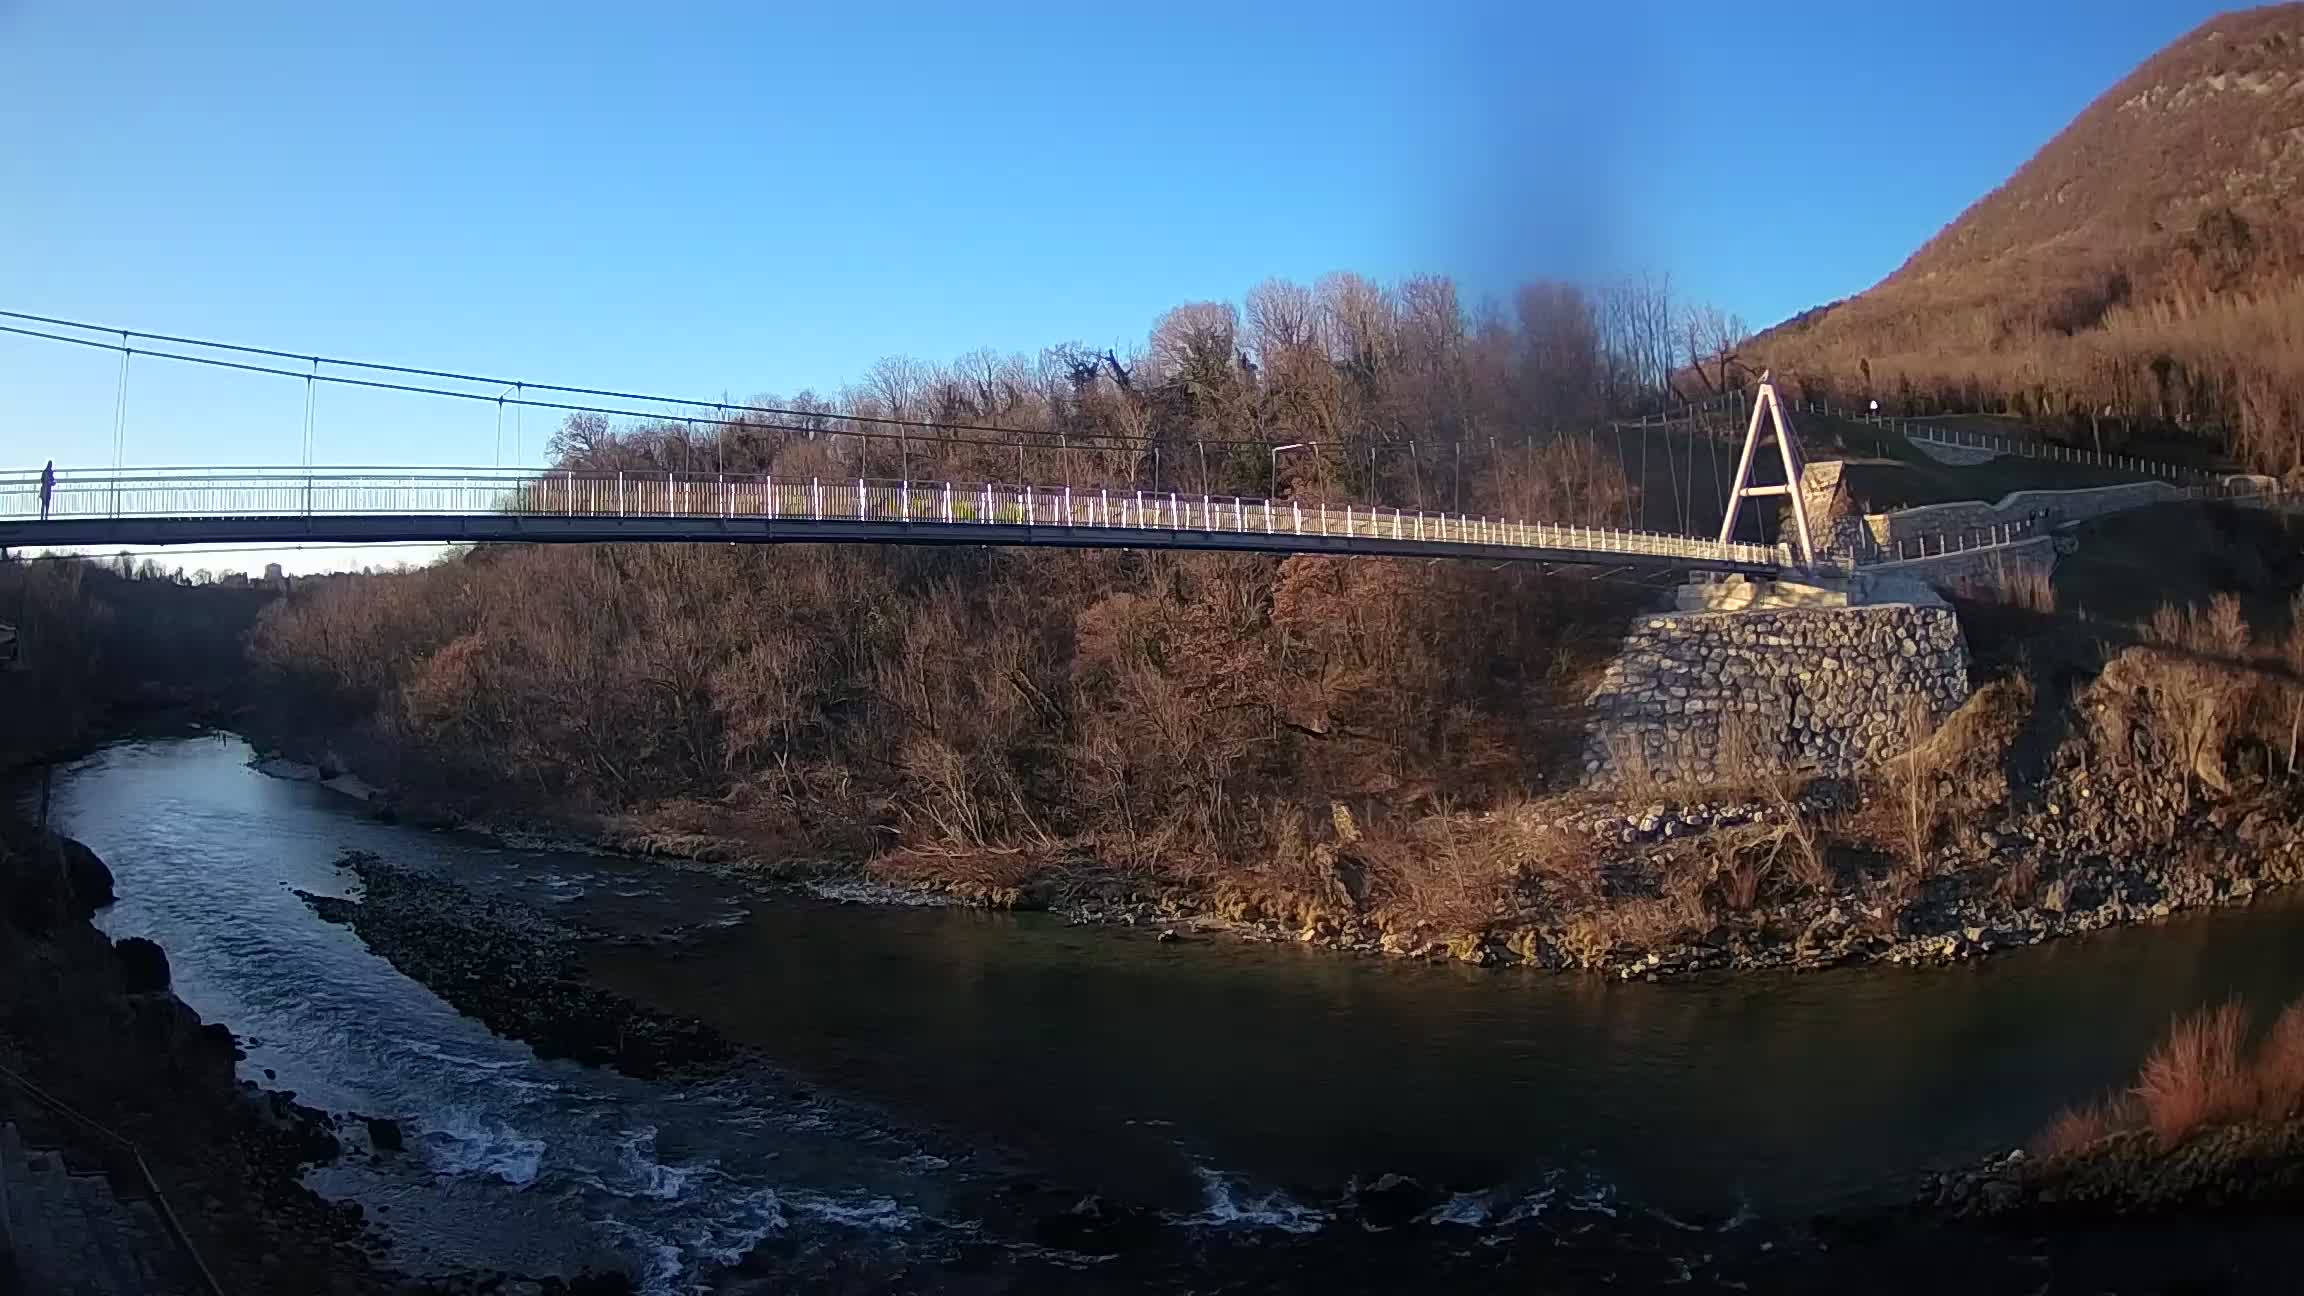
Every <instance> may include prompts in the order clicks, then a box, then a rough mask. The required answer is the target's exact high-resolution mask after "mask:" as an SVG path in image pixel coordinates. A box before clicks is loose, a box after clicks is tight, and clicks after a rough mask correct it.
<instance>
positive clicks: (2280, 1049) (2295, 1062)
mask: <svg viewBox="0 0 2304 1296" xmlns="http://www.w3.org/2000/svg"><path fill="white" fill-rule="evenodd" d="M2255 1069H2256V1114H2257V1115H2259V1116H2261V1117H2263V1118H2264V1119H2266V1120H2285V1119H2287V1118H2289V1117H2291V1116H2298V1115H2304V999H2299V1000H2297V1001H2296V1002H2295V1003H2292V1004H2290V1005H2288V1007H2287V1009H2286V1010H2285V1011H2283V1012H2282V1013H2281V1014H2280V1015H2279V1017H2277V1018H2275V1019H2274V1020H2273V1022H2272V1029H2271V1030H2269V1031H2266V1032H2265V1034H2264V1039H2263V1041H2262V1042H2261V1043H2259V1044H2258V1045H2257V1046H2256V1068H2255Z"/></svg>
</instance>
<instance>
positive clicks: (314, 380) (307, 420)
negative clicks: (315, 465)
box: [304, 356, 320, 518]
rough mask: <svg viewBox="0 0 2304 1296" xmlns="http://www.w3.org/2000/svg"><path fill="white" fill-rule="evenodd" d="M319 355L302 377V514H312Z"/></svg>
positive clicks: (307, 515)
mask: <svg viewBox="0 0 2304 1296" xmlns="http://www.w3.org/2000/svg"><path fill="white" fill-rule="evenodd" d="M319 393H320V357H318V356H314V357H312V372H311V373H310V374H308V375H306V376H305V378H304V516H305V517H307V518H309V517H311V516H312V406H313V403H314V402H315V401H317V400H319V398H320V395H319Z"/></svg>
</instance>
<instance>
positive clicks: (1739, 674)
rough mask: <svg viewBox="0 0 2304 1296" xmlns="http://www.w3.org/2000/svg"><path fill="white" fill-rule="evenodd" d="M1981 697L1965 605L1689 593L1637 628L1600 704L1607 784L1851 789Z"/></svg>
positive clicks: (1721, 590) (1873, 590)
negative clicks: (1924, 730)
mask: <svg viewBox="0 0 2304 1296" xmlns="http://www.w3.org/2000/svg"><path fill="white" fill-rule="evenodd" d="M1967 696H1968V649H1967V644H1966V642H1965V640H1964V639H1963V638H1962V636H1961V633H1960V623H1959V620H1958V618H1957V617H1956V616H1955V615H1954V613H1953V611H1952V609H1951V607H1950V606H1948V605H1947V604H1946V603H1945V602H1944V601H1943V600H1942V599H1940V598H1937V597H1936V596H1935V594H1934V593H1932V592H1931V591H1929V590H1928V589H1927V587H1925V586H1922V585H1918V584H1915V583H1912V582H1903V581H1894V580H1878V581H1873V580H1864V579H1859V580H1857V581H1854V582H1822V581H1819V582H1804V581H1788V580H1779V581H1745V580H1742V579H1740V578H1738V579H1730V580H1727V581H1719V582H1712V583H1709V584H1704V585H1688V586H1682V587H1681V589H1680V590H1679V591H1677V592H1676V594H1675V598H1674V607H1673V610H1671V611H1665V612H1656V613H1651V614H1649V615H1646V616H1643V617H1640V618H1638V619H1636V620H1635V621H1634V622H1633V624H1632V627H1631V630H1630V632H1629V633H1628V634H1627V636H1626V637H1625V641H1624V645H1623V647H1622V648H1621V649H1620V650H1619V652H1618V653H1617V656H1616V658H1615V660H1614V661H1612V662H1610V663H1609V666H1608V668H1607V671H1606V673H1605V674H1604V675H1603V676H1602V678H1601V682H1600V685H1599V687H1598V688H1597V689H1595V690H1594V691H1593V693H1592V695H1591V697H1590V698H1589V699H1587V702H1588V705H1589V706H1590V708H1591V711H1592V723H1591V728H1590V730H1589V740H1588V742H1587V746H1586V751H1585V758H1584V774H1585V779H1586V781H1587V782H1589V783H1592V784H1594V785H1597V786H1602V787H1607V786H1623V785H1628V784H1637V785H1640V786H1649V785H1653V784H1663V785H1668V786H1669V785H1679V786H1685V787H1687V788H1689V789H1690V790H1691V792H1696V791H1700V790H1701V789H1703V788H1705V787H1709V786H1712V785H1715V784H1734V783H1739V782H1742V781H1744V780H1745V779H1746V778H1748V777H1750V776H1751V775H1753V774H1754V773H1757V772H1763V770H1764V769H1779V770H1781V769H1791V770H1800V771H1806V772H1811V773H1815V774H1822V775H1833V776H1839V775H1847V774H1852V773H1855V772H1857V771H1859V770H1861V769H1864V768H1867V767H1869V766H1872V765H1875V764H1877V763H1878V762H1880V761H1882V760H1885V759H1887V758H1888V757H1890V756H1893V755H1895V754H1896V753H1898V752H1900V751H1902V750H1903V749H1904V748H1905V747H1906V746H1907V745H1908V744H1909V743H1910V741H1911V740H1912V738H1913V737H1914V734H1913V730H1914V728H1915V725H1916V723H1918V724H1925V725H1929V726H1933V724H1934V723H1936V722H1937V721H1940V720H1941V719H1942V718H1943V717H1944V716H1946V715H1948V714H1950V713H1951V711H1952V710H1953V709H1954V708H1955V707H1957V706H1959V705H1960V703H1961V702H1962V701H1964V700H1965V699H1966V698H1967Z"/></svg>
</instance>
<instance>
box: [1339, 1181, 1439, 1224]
mask: <svg viewBox="0 0 2304 1296" xmlns="http://www.w3.org/2000/svg"><path fill="white" fill-rule="evenodd" d="M1434 1200H1435V1198H1434V1197H1433V1194H1432V1193H1431V1192H1430V1191H1429V1190H1428V1189H1426V1188H1425V1187H1424V1185H1423V1184H1420V1183H1418V1182H1416V1181H1415V1180H1414V1179H1410V1178H1409V1177H1408V1176H1406V1175H1397V1174H1387V1175H1384V1176H1382V1177H1381V1178H1379V1179H1377V1180H1376V1182H1375V1183H1373V1184H1370V1185H1368V1186H1367V1187H1365V1188H1362V1189H1360V1190H1359V1191H1357V1192H1355V1193H1354V1194H1353V1195H1352V1203H1353V1205H1354V1206H1356V1207H1358V1208H1359V1211H1360V1222H1361V1223H1362V1224H1363V1225H1365V1226H1367V1227H1368V1228H1372V1229H1391V1228H1399V1227H1400V1226H1401V1225H1403V1224H1411V1223H1414V1222H1415V1220H1416V1217H1417V1216H1419V1215H1422V1214H1423V1213H1424V1212H1425V1211H1427V1210H1430V1209H1431V1208H1432V1205H1433V1202H1434Z"/></svg>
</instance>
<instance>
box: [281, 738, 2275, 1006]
mask: <svg viewBox="0 0 2304 1296" xmlns="http://www.w3.org/2000/svg"><path fill="white" fill-rule="evenodd" d="M256 767H257V768H258V769H259V770H260V771H261V772H264V773H267V774H271V775H273V776H275V777H286V778H300V779H305V780H307V781H314V782H319V783H321V784H322V785H324V786H327V787H329V788H330V789H331V790H336V791H341V792H344V793H345V794H346V795H349V796H353V797H354V798H355V799H357V800H360V801H362V802H364V803H367V804H368V805H369V806H370V807H371V808H372V810H373V812H374V813H377V814H378V815H380V816H382V817H386V818H405V819H409V820H412V821H414V822H417V823H420V824H423V825H426V826H432V827H443V828H445V827H454V828H456V829H458V830H460V831H467V832H473V833H475V834H478V835H481V836H485V837H488V838H490V839H492V840H495V841H497V842H499V843H501V844H503V845H506V846H508V847H517V848H529V849H536V848H543V849H576V850H592V851H600V852H604V853H609V854H615V855H619V856H625V857H630V858H645V859H650V860H655V861H660V862H663V863H667V864H671V865H674V866H678V867H685V868H695V869H700V870H703V871H707V872H711V873H714V874H716V875H721V876H727V877H732V878H735V879H738V880H743V881H748V882H751V883H754V884H756V885H760V886H763V887H777V888H797V889H799V890H801V891H803V892H805V893H807V894H810V895H813V896H815V897H817V898H820V899H825V900H831V901H835V902H838V903H863V904H894V905H916V904H923V903H934V904H961V905H971V906H978V907H987V908H999V909H1025V910H1041V911H1046V912H1049V913H1052V914H1054V915H1056V916H1058V917H1061V918H1063V919H1065V920H1067V921H1069V922H1073V923H1077V924H1082V925H1091V926H1106V927H1114V928H1122V929H1138V930H1151V931H1154V932H1157V933H1159V934H1161V935H1162V936H1163V938H1170V939H1174V938H1183V937H1189V936H1200V937H1208V938H1215V939H1232V940H1247V941H1261V942H1286V943H1295V944H1303V945H1308V946H1312V947H1315V948H1323V949H1329V950H1334V951H1336V952H1339V953H1347V954H1354V955H1363V956H1380V957H1397V958H1407V959H1413V960H1422V961H1450V960H1452V961H1458V962H1464V963H1470V964H1474V965H1477V966H1484V967H1499V968H1501V967H1513V966H1528V967H1533V968H1537V969H1541V970H1545V971H1552V972H1584V973H1594V974H1599V975H1603V976H1610V977H1615V978H1619V979H1626V980H1629V979H1635V978H1638V979H1644V980H1665V979H1669V978H1672V977H1679V976H1690V975H1700V974H1719V973H1734V972H1749V971H1763V970H1795V971H1803V970H1816V969H1822V968H1828V967H1836V966H1842V965H1846V964H1861V963H1880V964H1891V965H1910V966H1923V965H1930V966H1932V965H1944V964H1949V963H1955V962H1960V961H1964V960H1969V959H1974V958H1980V957H1985V956H1988V955H1990V954H1993V953H1995V952H1999V951H2004V950H2008V949H2015V948H2022V947H2025V946H2030V945H2037V944H2040V943H2041V942H2043V941H2048V940H2054V939H2058V938H2061V937H2066V936H2074V935H2082V934H2085V933H2089V932H2095V931H2101V930H2104V929H2106V928H2110V927H2116V926H2123V925H2128V924H2134V923H2142V922H2150V921H2156V920H2160V919H2164V918H2167V917H2170V916H2172V915H2174V914H2178V913H2183V912H2187V911H2192V910H2199V909H2209V908H2219V907H2226V906H2236V905H2247V904H2251V903H2254V902H2255V901H2256V900H2258V899H2260V898H2263V897H2266V896H2269V895H2271V894H2273V893H2275V892H2278V891H2280V890H2282V889H2284V888H2289V887H2293V886H2295V885H2296V884H2297V883H2298V882H2304V816H2300V815H2299V814H2298V813H2297V812H2296V811H2295V810H2294V808H2292V807H2291V806H2289V805H2288V804H2287V803H2286V802H2285V801H2284V800H2279V799H2273V798H2264V799H2261V800H2260V801H2259V802H2258V803H2257V804H2253V805H2218V806H2210V807H2203V808H2200V809H2197V810H2195V811H2191V812H2186V813H2183V814H2181V815H2178V814H2175V813H2174V812H2169V811H2166V810H2164V809H2163V808H2162V806H2161V805H2160V804H2158V803H2155V802H2154V801H2153V800H2152V799H2151V798H2148V797H2147V798H2139V797H2137V796H2135V795H2134V793H2135V791H2136V790H2135V789H2133V788H2119V787H2115V788H2110V789H2106V790H2104V791H2102V792H2099V791H2098V790H2097V789H2095V788H2093V787H2091V786H2089V783H2088V778H2087V776H2086V774H2084V773H2080V774H2078V775H2077V776H2076V777H2073V776H2065V777H2059V778H2058V779H2056V780H2055V781H2054V782H2053V783H2051V784H2050V785H2049V786H2047V787H2043V788H2041V789H2038V790H2036V791H2034V792H2033V793H2032V794H2031V795H2030V796H2029V797H2027V798H2026V801H2027V805H2026V808H2024V809H2021V810H2019V809H2016V808H2013V807H2011V806H2008V805H2002V806H2001V807H1999V808H1998V813H1997V814H1996V815H1994V816H1993V817H1992V818H1990V819H1988V820H1978V821H1973V822H1971V823H1969V824H1966V825H1964V826H1962V827H1961V828H1959V829H1958V830H1956V831H1955V832H1953V833H1952V834H1950V836H1951V840H1950V841H1948V842H1947V843H1945V844H1943V845H1941V846H1939V847H1936V848H1934V849H1932V850H1931V851H1930V852H1929V854H1928V858H1927V862H1926V877H1925V879H1924V880H1922V881H1920V882H1919V883H1918V884H1917V886H1916V887H1915V888H1914V890H1913V893H1912V894H1911V895H1909V896H1908V897H1905V898H1904V899H1903V901H1902V902H1901V903H1900V904H1899V905H1897V906H1896V907H1895V909H1894V910H1893V911H1891V910H1890V909H1889V907H1888V906H1885V905H1883V904H1882V903H1881V902H1880V900H1879V896H1878V888H1877V887H1872V888H1867V887H1866V886H1864V885H1863V880H1864V879H1863V878H1862V876H1861V872H1862V870H1863V868H1864V867H1865V864H1866V861H1864V860H1862V859H1861V858H1858V859H1857V860H1856V861H1855V862H1854V863H1853V864H1852V865H1850V866H1847V867H1848V868H1849V871H1850V872H1853V873H1856V874H1857V875H1858V877H1857V880H1856V881H1855V882H1854V883H1852V884H1849V885H1844V886H1843V887H1841V888H1839V889H1838V890H1837V891H1835V892H1833V893H1829V894H1809V895H1804V896H1800V897H1797V898H1791V899H1779V900H1774V901H1767V902H1764V903H1763V904H1761V905H1760V906H1757V907H1755V908H1753V909H1750V910H1747V911H1744V912H1728V913H1714V914H1712V915H1709V917H1710V919H1711V923H1712V925H1711V926H1710V927H1709V929H1708V930H1705V931H1703V932H1701V933H1699V934H1696V935H1693V936H1690V937H1687V938H1683V939H1677V940H1672V941H1668V942H1665V943H1661V944H1645V943H1640V942H1629V941H1623V940H1607V939H1603V938H1596V937H1595V936H1594V934H1593V931H1592V927H1591V925H1590V924H1589V923H1587V922H1584V921H1582V920H1584V919H1585V918H1587V917H1588V915H1585V914H1580V913H1574V912H1569V913H1558V912H1549V913H1548V912H1540V911H1539V910H1540V909H1541V906H1535V907H1530V906H1523V907H1520V908H1518V909H1507V910H1503V911H1499V912H1497V913H1496V914H1494V915H1493V916H1492V917H1491V918H1490V919H1489V920H1488V921H1486V922H1483V923H1479V924H1470V925H1466V926H1464V927H1462V928H1459V929H1446V928H1439V927H1433V926H1430V925H1423V924H1418V925H1412V926H1402V925H1397V924H1391V923H1387V922H1385V921H1382V920H1381V918H1380V917H1372V916H1371V915H1367V914H1365V913H1355V912H1354V911H1353V909H1354V907H1353V906H1352V905H1351V904H1350V903H1349V902H1345V903H1338V904H1332V905H1328V906H1324V907H1323V908H1322V909H1321V911H1320V912H1318V913H1316V914H1312V915H1309V916H1308V915H1307V914H1306V913H1305V912H1304V911H1303V910H1302V909H1301V908H1299V909H1298V910H1297V912H1294V913H1286V914H1281V913H1275V912H1273V910H1274V908H1275V906H1273V905H1272V904H1271V903H1269V898H1268V897H1262V896H1256V895H1251V894H1247V893H1244V892H1243V891H1241V890H1239V889H1238V888H1231V887H1224V886H1218V887H1187V886H1179V885H1175V884H1168V883H1162V882H1159V881H1156V880H1151V879H1146V878H1144V877H1141V876H1135V875H1130V874H1123V873H1117V872H1113V871H1109V870H1104V869H1101V868H1099V867H1097V866H1096V865H1095V863H1094V861H1092V860H1084V861H1076V862H1075V863H1074V864H1073V866H1070V867H1066V868H1064V869H1061V870H1052V871H1050V872H1048V873H1046V874H1044V875H1042V876H1039V877H1035V878H1031V879H1028V880H1026V881H1024V882H1023V883H1021V884H1018V885H991V884H985V883H982V882H977V881H972V880H960V881H949V880H941V879H935V878H915V877H907V876H901V875H898V876H891V875H890V874H889V873H888V872H887V871H885V870H881V869H877V868H875V867H874V865H873V864H872V863H871V862H869V861H837V860H825V859H815V858H810V859H803V860H792V859H785V858H776V859H770V858H764V857H762V856H761V855H760V854H759V853H757V851H756V850H755V849H754V848H752V847H751V846H750V845H749V844H747V843H745V842H742V841H739V840H735V839H731V838H724V837H714V836H710V835H704V834H695V833H684V834H681V835H680V836H679V837H678V838H676V839H669V838H667V837H665V836H664V835H661V834H657V833H653V832H651V831H649V830H648V829H647V828H646V827H645V826H643V825H638V824H630V823H607V824H590V825H586V824H582V823H577V822H562V823H553V824H542V825H539V824H530V823H510V824H507V823H490V822H472V821H467V820H460V819H456V818H454V817H453V816H450V815H447V814H445V813H443V812H440V811H438V810H436V809H427V808H421V807H406V806H403V805H401V804H400V803H399V802H397V801H396V799H395V798H394V796H393V794H392V793H391V792H390V791H389V790H386V789H379V788H377V787H375V786H373V785H371V784H368V783H366V782H365V781H362V780H360V779H359V778H358V776H357V775H354V774H352V773H350V772H348V771H345V770H342V769H341V768H336V769H333V770H331V769H330V768H329V767H328V766H327V765H326V764H322V765H318V766H315V765H309V764H299V763H296V762H293V761H290V760H288V759H287V758H285V757H282V756H279V755H277V754H275V755H272V756H268V757H266V758H264V759H262V760H260V761H259V762H258V763H257V766H256ZM1878 799H1879V798H1878V793H1877V790H1876V789H1868V788H1866V787H1865V786H1863V785H1862V784H1859V783H1857V782H1855V781H1850V780H1829V781H1823V782H1819V783H1817V784H1815V785H1813V786H1811V787H1810V788H1809V789H1807V790H1806V791H1805V792H1803V793H1802V794H1800V796H1798V797H1797V798H1792V799H1786V800H1783V801H1778V802H1773V803H1772V802H1770V801H1767V800H1756V799H1750V798H1746V799H1741V800H1734V799H1731V800H1714V801H1690V802H1667V801H1661V800H1658V801H1649V802H1644V803H1636V802H1627V801H1621V800H1615V801H1611V800H1607V799H1603V798H1598V797H1593V796H1589V795H1587V796H1582V797H1577V798H1571V799H1563V801H1562V804H1561V806H1560V808H1559V813H1558V814H1557V816H1556V817H1554V818H1552V819H1549V820H1548V821H1547V822H1546V824H1545V825H1544V826H1545V827H1548V828H1549V829H1551V830H1552V831H1554V832H1556V833H1558V834H1559V835H1561V836H1562V837H1564V838H1566V839H1568V840H1571V841H1574V842H1577V843H1579V845H1580V849H1583V850H1585V851H1588V852H1589V853H1590V854H1591V855H1592V856H1593V857H1595V858H1596V859H1597V860H1598V861H1599V867H1600V869H1601V870H1602V871H1603V872H1605V873H1608V874H1611V875H1614V876H1622V877H1637V876H1638V875H1641V874H1643V873H1646V874H1651V875H1653V874H1661V873H1663V872H1664V871H1666V870H1668V869H1670V868H1672V867H1674V866H1676V865H1677V866H1683V867H1685V866H1689V865H1691V864H1696V863H1700V862H1701V860H1702V859H1703V858H1704V857H1705V856H1706V855H1707V853H1717V852H1718V850H1719V849H1720V843H1721V842H1722V841H1723V840H1724V839H1732V838H1734V837H1735V836H1736V835H1737V834H1739V833H1743V834H1750V833H1752V832H1754V831H1766V830H1769V829H1771V828H1773V827H1780V826H1782V825H1785V824H1786V823H1788V822H1792V821H1801V822H1805V823H1808V824H1811V825H1813V824H1815V823H1817V822H1819V821H1823V820H1826V819H1829V818H1831V817H1833V816H1854V815H1860V814H1863V813H1865V812H1866V811H1867V810H1868V809H1869V808H1872V807H1873V803H1874V802H1876V801H1877V800H1878ZM2162 815H2165V816H2166V817H2159V816H2162ZM1856 854H1858V855H1859V856H1860V855H1861V854H1862V852H1857V853H1856ZM2210 857H2216V858H2215V859H2214V862H2213V863H2212V864H2209V865H2208V866H2205V867H2204V865H2203V861H2204V860H2207V859H2209V858H2210ZM2010 875H2016V876H2021V877H2025V878H2028V879H2029V881H2028V884H2027V885H2026V887H2024V888H2023V889H2022V891H2020V892H2018V891H2012V890H2011V888H2009V887H2008V886H2007V884H2006V882H2005V880H2004V879H2006V878H2008V877H2009V876H2010Z"/></svg>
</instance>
